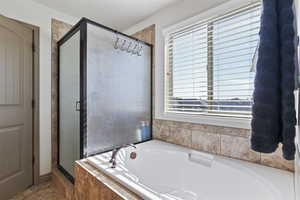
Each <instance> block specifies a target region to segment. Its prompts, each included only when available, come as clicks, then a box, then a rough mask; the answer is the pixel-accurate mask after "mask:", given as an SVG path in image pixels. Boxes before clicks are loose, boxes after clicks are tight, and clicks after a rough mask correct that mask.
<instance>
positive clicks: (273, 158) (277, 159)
mask: <svg viewBox="0 0 300 200" xmlns="http://www.w3.org/2000/svg"><path fill="white" fill-rule="evenodd" d="M261 164H263V165H266V166H269V167H274V168H278V169H285V170H288V171H294V161H287V160H285V159H283V158H282V150H281V145H280V146H279V148H278V149H277V151H276V152H274V153H272V154H265V153H262V154H261Z"/></svg>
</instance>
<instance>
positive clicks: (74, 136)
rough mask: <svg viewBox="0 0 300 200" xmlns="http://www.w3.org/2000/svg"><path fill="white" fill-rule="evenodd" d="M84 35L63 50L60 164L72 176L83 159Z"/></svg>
mask: <svg viewBox="0 0 300 200" xmlns="http://www.w3.org/2000/svg"><path fill="white" fill-rule="evenodd" d="M79 47H80V32H78V33H76V34H75V35H73V36H72V38H70V39H69V40H68V41H67V42H65V43H64V44H63V45H62V46H60V63H59V66H60V69H59V84H60V85H59V89H60V91H59V109H60V110H59V125H60V126H59V163H60V165H61V166H62V167H63V168H64V169H65V170H66V171H67V172H69V173H70V174H71V175H73V174H74V173H73V167H74V163H75V161H76V160H79V158H80V141H79V138H80V137H79V133H80V127H79V125H80V123H79V119H80V118H79V117H80V112H79V111H76V106H77V109H78V106H79V105H78V101H79V99H80V98H79V97H80V81H79V77H80V76H79V73H80V49H79Z"/></svg>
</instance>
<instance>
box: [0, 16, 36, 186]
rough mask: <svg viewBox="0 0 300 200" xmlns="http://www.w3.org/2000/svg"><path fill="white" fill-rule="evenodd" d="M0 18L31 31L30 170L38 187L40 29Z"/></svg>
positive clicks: (33, 181) (34, 183)
mask: <svg viewBox="0 0 300 200" xmlns="http://www.w3.org/2000/svg"><path fill="white" fill-rule="evenodd" d="M0 17H4V18H6V19H9V20H13V21H15V22H17V23H19V24H21V25H23V26H26V27H27V28H29V29H31V30H32V37H33V44H32V56H33V66H32V69H33V74H32V77H33V80H32V87H33V88H32V89H33V90H32V91H33V95H32V100H33V102H32V104H33V111H32V112H33V119H32V123H33V125H32V130H33V133H32V141H33V142H32V144H33V146H32V147H33V148H32V170H33V173H32V175H33V177H32V183H33V185H38V184H39V182H40V28H39V27H38V26H34V25H31V24H28V23H25V22H22V21H19V20H16V19H13V18H9V17H6V16H4V15H2V14H1V13H0Z"/></svg>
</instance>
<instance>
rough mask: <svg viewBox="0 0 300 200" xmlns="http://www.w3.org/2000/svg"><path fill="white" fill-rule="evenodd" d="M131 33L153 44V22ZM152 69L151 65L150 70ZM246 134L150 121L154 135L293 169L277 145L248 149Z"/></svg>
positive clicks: (247, 135)
mask: <svg viewBox="0 0 300 200" xmlns="http://www.w3.org/2000/svg"><path fill="white" fill-rule="evenodd" d="M133 36H134V37H136V38H138V39H140V40H144V41H145V42H148V43H150V44H153V45H154V44H155V26H154V25H152V26H150V27H148V28H146V29H144V30H142V31H140V32H137V33H135V34H134V35H133ZM153 63H154V62H153ZM154 70H155V67H154V66H153V73H154ZM153 88H154V87H153ZM153 94H155V92H153ZM249 136H250V130H247V129H238V128H229V127H221V126H210V125H203V124H193V123H185V122H175V121H167V120H158V119H155V120H154V122H153V137H154V138H155V139H159V140H163V141H166V142H169V143H173V144H177V145H181V146H185V147H189V148H193V149H196V150H200V151H205V152H209V153H213V154H217V155H222V156H226V157H230V158H234V159H239V160H245V161H249V162H253V163H257V164H261V165H266V166H270V167H274V168H279V169H284V170H288V171H294V162H293V161H286V160H284V159H283V158H282V152H281V148H278V150H277V151H276V152H275V153H273V154H263V153H257V152H254V151H252V150H251V149H250V144H249Z"/></svg>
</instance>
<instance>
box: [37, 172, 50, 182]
mask: <svg viewBox="0 0 300 200" xmlns="http://www.w3.org/2000/svg"><path fill="white" fill-rule="evenodd" d="M51 179H52V173H48V174H44V175H41V176H40V178H39V184H41V183H46V182H49V181H51Z"/></svg>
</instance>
